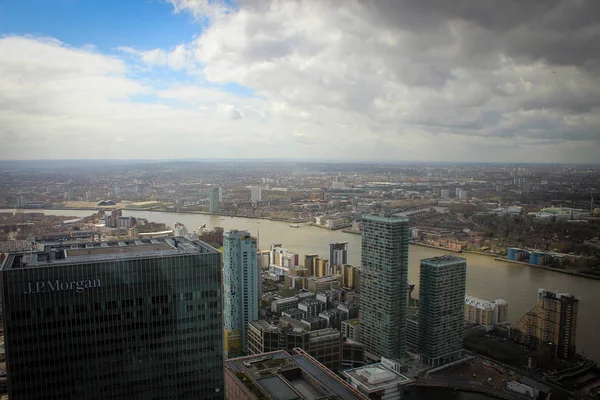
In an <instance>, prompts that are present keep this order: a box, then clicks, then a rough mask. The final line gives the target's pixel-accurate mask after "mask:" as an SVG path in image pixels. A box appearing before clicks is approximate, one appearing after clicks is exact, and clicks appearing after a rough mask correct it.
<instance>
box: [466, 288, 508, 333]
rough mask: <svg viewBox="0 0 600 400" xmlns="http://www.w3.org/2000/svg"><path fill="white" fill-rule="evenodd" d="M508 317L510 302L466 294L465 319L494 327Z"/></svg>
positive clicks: (487, 327) (490, 327)
mask: <svg viewBox="0 0 600 400" xmlns="http://www.w3.org/2000/svg"><path fill="white" fill-rule="evenodd" d="M507 319H508V303H507V302H506V301H505V300H502V299H497V300H494V301H487V300H483V299H478V298H477V297H473V296H465V320H467V321H469V322H474V323H476V324H479V325H483V326H485V327H486V329H488V330H489V329H492V328H494V327H495V326H496V325H498V324H501V323H503V322H506V321H507Z"/></svg>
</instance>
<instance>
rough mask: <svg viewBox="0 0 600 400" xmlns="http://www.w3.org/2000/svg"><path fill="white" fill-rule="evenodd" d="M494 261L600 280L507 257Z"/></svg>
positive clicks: (497, 258)
mask: <svg viewBox="0 0 600 400" xmlns="http://www.w3.org/2000/svg"><path fill="white" fill-rule="evenodd" d="M494 260H496V261H503V262H507V263H511V264H520V265H526V266H528V267H534V268H540V269H545V270H547V271H554V272H560V273H561V274H567V275H573V276H580V277H582V278H590V279H596V280H600V276H596V275H590V274H583V273H581V272H579V271H577V270H566V269H562V268H555V267H550V266H548V265H537V264H531V263H528V262H524V261H515V260H509V259H508V258H505V257H495V258H494Z"/></svg>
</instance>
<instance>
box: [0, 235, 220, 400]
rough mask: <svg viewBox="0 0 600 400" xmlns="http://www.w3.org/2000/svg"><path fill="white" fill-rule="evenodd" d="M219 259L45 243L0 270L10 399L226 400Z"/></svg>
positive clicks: (163, 245) (142, 247)
mask: <svg viewBox="0 0 600 400" xmlns="http://www.w3.org/2000/svg"><path fill="white" fill-rule="evenodd" d="M221 282H222V279H221V254H220V253H219V252H218V251H217V250H215V249H214V248H212V247H210V246H208V245H206V244H204V243H201V242H192V241H189V240H186V239H183V238H162V239H146V240H135V241H134V240H130V241H120V242H116V241H115V242H103V243H97V242H96V243H87V244H80V243H79V244H64V243H62V244H56V245H46V246H45V248H44V250H43V251H37V252H35V251H34V252H31V253H30V252H27V253H22V254H10V255H9V256H8V257H7V258H6V260H5V261H4V263H3V265H2V268H1V269H0V284H1V292H2V293H1V295H2V302H3V305H4V335H5V347H6V363H7V373H8V377H9V385H8V390H9V396H10V398H11V399H14V400H20V399H28V400H34V399H76V398H77V399H222V398H223V392H224V391H223V352H222V348H223V339H222V338H223V336H222V335H223V333H222V312H221V290H222V289H221Z"/></svg>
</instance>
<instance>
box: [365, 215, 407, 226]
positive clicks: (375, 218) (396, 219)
mask: <svg viewBox="0 0 600 400" xmlns="http://www.w3.org/2000/svg"><path fill="white" fill-rule="evenodd" d="M362 218H363V220H368V221H376V222H385V223H388V224H394V223H399V222H408V218H407V217H394V216H389V217H387V216H385V217H382V216H379V215H372V214H368V215H363V217H362Z"/></svg>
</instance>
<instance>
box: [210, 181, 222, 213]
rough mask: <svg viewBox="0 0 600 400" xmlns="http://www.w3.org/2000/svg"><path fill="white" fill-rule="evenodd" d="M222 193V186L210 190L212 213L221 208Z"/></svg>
mask: <svg viewBox="0 0 600 400" xmlns="http://www.w3.org/2000/svg"><path fill="white" fill-rule="evenodd" d="M221 193H222V192H221V188H220V187H214V188H212V189H210V191H209V192H208V201H209V202H210V206H209V209H210V212H211V213H215V214H216V213H218V212H219V210H220V209H221V207H220V203H221V196H222V195H221Z"/></svg>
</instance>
